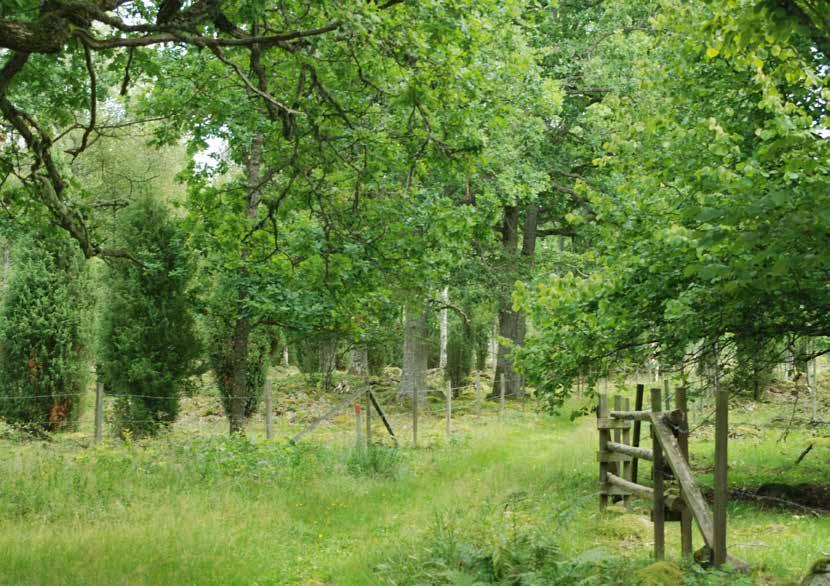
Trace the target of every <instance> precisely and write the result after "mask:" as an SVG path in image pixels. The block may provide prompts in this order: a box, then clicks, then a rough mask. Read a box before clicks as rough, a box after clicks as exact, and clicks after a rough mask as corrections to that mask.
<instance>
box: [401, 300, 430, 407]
mask: <svg viewBox="0 0 830 586" xmlns="http://www.w3.org/2000/svg"><path fill="white" fill-rule="evenodd" d="M428 333H429V332H428V331H427V307H426V304H425V303H424V302H423V301H420V300H410V301H409V302H408V303H407V305H406V310H405V312H404V343H403V371H402V373H401V385H400V389H399V391H398V394H399V395H400V396H408V397H409V396H412V394H413V393H415V392H417V393H419V396H422V395H424V394H425V393H426V388H427V359H428V357H429V344H428V340H427V336H428Z"/></svg>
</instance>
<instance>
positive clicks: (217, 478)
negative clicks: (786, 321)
mask: <svg viewBox="0 0 830 586" xmlns="http://www.w3.org/2000/svg"><path fill="white" fill-rule="evenodd" d="M298 379H299V377H297V376H296V375H294V376H289V377H287V378H285V379H284V380H285V382H286V384H284V385H275V390H276V392H275V395H276V398H275V404H276V408H277V411H278V412H279V413H281V414H282V415H281V416H280V417H278V418H277V426H276V427H277V438H276V439H275V440H274V441H270V442H269V441H265V440H264V438H263V437H262V428H263V426H262V421H261V419H260V418H255V419H254V420H252V421H251V423H250V426H249V432H250V433H249V439H247V440H242V439H235V440H228V439H227V438H225V437H224V434H225V431H226V428H225V423H224V420H223V419H222V417H221V414H220V413H219V411H218V407H217V405H218V403H217V402H216V401H215V400H213V399H207V398H194V399H189V400H187V401H185V405H184V409H183V413H182V416H181V417H180V419H179V421H178V422H177V424H176V425H175V426H174V428H173V429H172V430H171V431H170V432H168V433H165V434H164V435H162V436H161V437H158V438H155V439H152V440H143V441H133V442H122V441H120V440H115V439H107V440H106V441H105V442H104V443H102V444H101V445H98V446H95V445H93V444H92V442H91V437H90V433H89V432H88V431H83V432H76V433H65V434H60V435H59V436H58V437H57V439H56V440H54V441H52V442H42V441H21V440H20V438H18V437H16V436H15V434H14V433H13V432H11V431H10V430H8V429H5V430H3V429H0V437H3V436H5V437H4V439H0V584H50V585H52V584H205V583H210V584H488V583H504V584H571V583H577V582H579V583H585V584H592V583H593V584H634V583H638V582H639V583H644V584H664V583H665V584H669V583H671V584H675V583H680V580H681V577H680V576H681V573H682V575H683V578H682V580H683V581H684V583H687V584H731V585H733V586H734V585H738V584H755V583H760V584H795V583H798V581H799V580H800V577H801V576H803V575H804V574H805V573H806V572H807V571H808V570H809V568H810V566H811V564H812V562H813V561H815V560H816V559H819V558H821V557H822V556H823V552H827V551H830V515H828V514H827V513H826V512H824V511H820V510H817V509H820V508H822V507H821V506H819V505H821V504H822V502H821V501H819V502H813V503H811V507H810V508H804V507H800V506H798V505H793V504H788V503H785V502H784V501H790V500H797V499H798V495H799V494H801V493H804V492H810V493H811V494H813V496H815V494H820V493H821V489H820V488H815V489H811V490H809V491H805V490H800V491H799V490H796V491H789V492H787V489H786V486H785V487H784V488H782V486H784V485H802V488H804V486H803V485H804V484H805V483H808V484H810V485H815V486H817V487H826V486H830V463H829V462H828V458H827V455H828V454H827V451H828V447H830V442H828V440H825V439H823V438H822V436H823V435H830V433H828V432H830V428H828V427H827V426H823V425H806V424H804V421H802V420H805V419H808V418H809V413H808V412H807V411H809V405H808V404H807V402H806V401H804V400H803V398H802V401H801V402H800V403H799V404H798V405H796V408H795V410H794V411H793V400H792V397H791V396H790V395H788V394H786V393H781V394H772V395H770V396H769V400H768V401H767V402H763V403H752V402H741V401H736V402H735V404H734V405H733V411H732V436H733V437H732V442H731V445H730V475H731V477H730V480H731V483H732V486H733V488H735V489H741V490H742V491H743V492H741V495H743V496H744V497H746V495H747V494H751V493H754V491H755V490H756V489H757V488H758V487H759V486H761V485H765V484H766V485H769V483H775V484H774V485H772V486H767V487H766V489H765V490H764V491H762V492H763V493H764V495H765V498H764V499H760V500H758V499H755V498H749V497H746V498H741V499H736V500H735V501H733V503H732V504H731V505H730V509H729V521H730V525H729V543H730V546H731V553H732V554H733V555H735V556H736V557H739V558H742V559H744V560H746V561H748V562H749V563H750V564H752V566H753V568H754V573H753V574H752V575H751V576H741V575H737V574H732V573H729V572H723V573H714V572H709V573H703V571H702V570H700V569H698V568H697V567H696V566H694V565H692V564H690V563H687V562H681V561H680V560H679V555H678V553H679V530H678V525H677V524H675V523H670V524H668V525H667V548H666V550H667V553H668V557H669V560H670V561H671V562H672V563H671V564H664V565H657V566H651V565H650V564H651V562H650V559H649V556H650V553H651V547H652V542H651V539H652V530H651V523H650V521H649V516H648V511H647V509H646V507H645V503H644V502H635V503H634V507H633V510H632V511H631V512H625V511H624V510H622V508H621V507H612V508H611V510H610V511H609V512H608V513H606V514H604V515H601V514H599V511H598V498H597V492H596V491H597V486H596V479H597V463H596V457H595V453H596V447H597V434H596V430H595V422H594V418H593V416H592V415H588V416H584V417H580V418H576V419H575V420H573V421H572V420H571V419H570V417H568V415H569V413H570V412H571V411H573V410H574V409H577V408H579V407H585V406H587V405H588V401H587V400H586V401H580V400H578V399H575V400H574V401H572V403H571V404H569V405H568V407H567V408H566V409H565V412H564V414H563V415H561V416H550V415H545V414H541V413H538V412H536V411H535V410H534V409H533V404H532V403H531V402H528V403H527V404H524V405H523V404H521V403H515V404H514V403H508V409H507V412H506V413H505V415H504V417H503V418H500V417H499V416H498V405H497V404H496V403H493V402H489V401H486V402H485V405H484V412H483V413H482V415H481V416H480V417H479V416H477V415H476V409H475V400H474V397H473V396H472V394H471V393H470V392H467V393H465V394H464V395H463V396H462V397H461V398H459V399H458V400H456V401H455V404H454V419H453V432H452V436H451V437H450V438H447V437H446V430H445V423H444V420H443V404H442V402H441V401H440V400H439V398H438V395H436V396H435V397H434V398H433V399H432V400H431V401H430V402H429V403H428V405H427V406H426V407H425V410H424V413H423V415H422V417H421V420H420V422H419V447H418V448H417V449H413V448H412V447H411V424H410V416H409V414H408V413H407V411H406V409H404V407H403V406H396V405H395V404H394V401H391V399H387V401H386V403H387V405H386V407H387V408H388V410H389V412H390V418H391V420H392V425H393V427H394V428H395V431H396V433H397V434H398V437H399V438H400V444H401V447H400V448H399V449H397V450H396V449H393V448H392V447H391V442H390V441H389V439H388V438H387V437H385V436H386V432H385V430H384V429H383V428H382V426H381V424H380V421H379V420H378V419H375V423H374V428H373V435H374V436H375V438H376V439H377V445H376V447H375V448H374V449H373V450H372V451H371V452H370V455H369V456H367V455H366V454H365V452H362V451H360V450H356V449H355V430H354V427H355V423H354V414H353V412H352V411H351V410H346V411H344V412H343V413H342V414H341V415H339V416H338V417H336V418H335V419H334V420H333V421H332V422H331V423H329V424H324V425H322V426H320V427H319V428H318V429H316V430H315V431H314V432H313V433H312V434H310V435H309V436H308V437H307V438H305V439H304V440H303V441H302V442H301V443H300V444H298V445H296V446H293V445H290V444H289V443H288V441H287V439H288V438H289V437H290V436H291V435H292V434H293V433H295V432H296V431H298V430H299V429H301V428H302V427H303V426H304V424H305V423H306V422H307V421H309V420H311V419H313V418H314V414H315V413H321V412H323V411H324V410H325V409H326V408H327V406H329V405H331V404H332V403H334V402H336V401H337V400H341V399H342V397H331V396H319V395H317V394H314V393H306V392H305V391H303V390H302V384H301V383H300V382H298ZM819 409H820V413H828V414H830V404H825V403H824V402H822V403H820V405H819ZM705 412H707V413H708V410H706V411H705ZM793 414H794V415H793ZM791 419H792V425H790V420H791ZM692 427H693V428H696V429H694V431H693V433H692V436H691V444H692V463H693V467H694V468H695V469H696V471H697V473H698V478H699V479H700V481H701V483H702V484H704V485H710V484H711V480H712V479H711V454H712V429H711V425H710V424H708V423H703V424H702V425H701V418H700V417H699V416H696V420H694V421H693V424H692ZM81 428H82V429H84V430H89V429H90V422H89V419H88V417H87V418H86V419H84V420H83V421H82V422H81ZM785 432H786V438H785V439H782V435H783V434H784V433H785ZM810 443H813V444H814V447H813V449H812V450H811V451H810V452H809V453H808V454H807V455H806V456H805V457H804V459H803V460H802V461H801V462H800V463H799V464H796V463H795V461H796V460H797V458H798V457H799V455H800V454H801V453H802V452H803V451H804V449H805V448H806V447H807V446H808V445H809V444H810ZM641 474H643V475H644V476H643V477H645V478H647V477H648V476H647V475H648V470H647V469H645V470H642V472H641ZM817 491H818V492H817ZM736 496H737V495H736ZM699 542H700V539H699V536H698V535H697V534H696V536H695V546H696V547H698V546H699V545H702V544H701V543H699Z"/></svg>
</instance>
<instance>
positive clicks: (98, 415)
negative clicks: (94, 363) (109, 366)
mask: <svg viewBox="0 0 830 586" xmlns="http://www.w3.org/2000/svg"><path fill="white" fill-rule="evenodd" d="M103 435H104V383H102V382H100V381H99V382H98V384H96V385H95V443H96V444H97V443H98V442H100V441H101V438H102V437H103Z"/></svg>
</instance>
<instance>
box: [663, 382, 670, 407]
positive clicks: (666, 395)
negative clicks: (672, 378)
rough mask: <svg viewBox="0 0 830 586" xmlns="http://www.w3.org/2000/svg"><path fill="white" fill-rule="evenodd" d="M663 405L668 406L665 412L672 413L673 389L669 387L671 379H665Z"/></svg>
mask: <svg viewBox="0 0 830 586" xmlns="http://www.w3.org/2000/svg"><path fill="white" fill-rule="evenodd" d="M663 393H664V394H663V403H664V404H665V405H666V406H665V408H664V409H663V411H666V412H667V413H668V412H669V411H671V388H670V387H669V377H665V378H664V379H663Z"/></svg>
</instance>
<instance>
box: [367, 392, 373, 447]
mask: <svg viewBox="0 0 830 586" xmlns="http://www.w3.org/2000/svg"><path fill="white" fill-rule="evenodd" d="M371 447H372V401H371V398H370V397H369V389H366V449H369V448H371Z"/></svg>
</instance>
